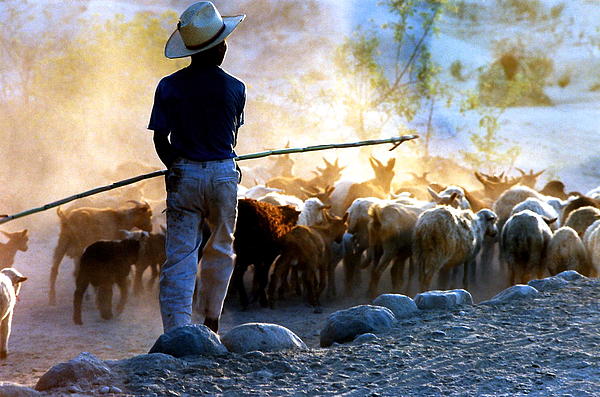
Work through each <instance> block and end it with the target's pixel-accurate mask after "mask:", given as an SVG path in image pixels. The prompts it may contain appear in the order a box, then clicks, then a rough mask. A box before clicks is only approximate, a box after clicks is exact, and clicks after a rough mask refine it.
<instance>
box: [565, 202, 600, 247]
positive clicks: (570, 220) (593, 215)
mask: <svg viewBox="0 0 600 397" xmlns="http://www.w3.org/2000/svg"><path fill="white" fill-rule="evenodd" d="M598 219H600V209H598V208H596V207H590V206H587V207H581V208H577V209H576V210H575V211H572V212H571V213H570V214H569V216H567V219H566V220H565V226H569V227H571V228H573V230H575V231H576V232H577V234H578V235H579V237H580V238H582V239H583V235H584V233H585V231H586V230H587V228H588V227H589V226H590V225H591V224H592V223H594V222H595V221H597V220H598Z"/></svg>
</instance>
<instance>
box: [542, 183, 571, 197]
mask: <svg viewBox="0 0 600 397" xmlns="http://www.w3.org/2000/svg"><path fill="white" fill-rule="evenodd" d="M540 193H541V194H543V195H545V196H553V197H557V198H559V199H561V200H566V199H567V198H568V197H569V195H568V194H567V193H566V192H565V184H564V183H562V182H561V181H557V180H552V181H549V182H548V183H546V184H545V185H544V187H543V188H542V190H540Z"/></svg>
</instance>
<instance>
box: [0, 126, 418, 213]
mask: <svg viewBox="0 0 600 397" xmlns="http://www.w3.org/2000/svg"><path fill="white" fill-rule="evenodd" d="M418 137H419V136H418V135H402V136H398V137H393V138H388V139H373V140H369V141H360V142H350V143H331V144H328V145H317V146H308V147H304V148H287V149H278V150H267V151H265V152H258V153H251V154H244V155H242V156H238V157H236V158H235V160H236V161H242V160H251V159H259V158H262V157H268V156H279V155H283V154H292V153H304V152H315V151H317V150H329V149H345V148H351V147H359V146H371V145H381V144H384V143H391V144H393V146H392V148H391V149H390V151H392V150H394V149H396V148H397V147H398V146H400V144H402V143H403V142H406V141H410V140H412V139H416V138H418ZM166 173H167V170H162V171H154V172H150V173H148V174H143V175H138V176H136V177H133V178H129V179H124V180H122V181H118V182H114V183H112V184H110V185H106V186H100V187H97V188H95V189H92V190H88V191H86V192H83V193H78V194H75V195H73V196H69V197H66V198H64V199H61V200H58V201H54V202H52V203H49V204H46V205H43V206H41V207H38V208H33V209H30V210H27V211H23V212H19V213H17V214H14V215H7V216H5V217H2V218H0V224H3V223H6V222H9V221H12V220H14V219H18V218H22V217H24V216H28V215H32V214H35V213H37V212H42V211H46V210H49V209H50V208H54V207H58V206H59V205H63V204H66V203H69V202H71V201H73V200H77V199H80V198H84V197H88V196H92V195H94V194H98V193H102V192H106V191H108V190H113V189H116V188H119V187H123V186H127V185H131V184H132V183H136V182H139V181H143V180H144V179H150V178H155V177H157V176H161V175H165V174H166Z"/></svg>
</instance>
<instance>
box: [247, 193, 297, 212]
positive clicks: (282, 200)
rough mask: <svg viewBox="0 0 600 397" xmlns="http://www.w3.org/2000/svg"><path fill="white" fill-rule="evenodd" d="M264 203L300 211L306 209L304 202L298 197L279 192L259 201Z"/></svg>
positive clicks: (267, 195)
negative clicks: (290, 207) (289, 206)
mask: <svg viewBox="0 0 600 397" xmlns="http://www.w3.org/2000/svg"><path fill="white" fill-rule="evenodd" d="M257 200H258V201H262V202H263V203H269V204H273V205H291V206H292V207H294V208H296V209H297V210H298V211H302V209H303V208H304V202H303V201H302V200H301V199H299V198H298V197H296V196H290V195H287V194H282V193H278V192H270V193H267V194H265V195H264V196H262V197H259V198H258V199H257Z"/></svg>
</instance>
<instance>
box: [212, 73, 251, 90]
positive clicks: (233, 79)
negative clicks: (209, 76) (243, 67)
mask: <svg viewBox="0 0 600 397" xmlns="http://www.w3.org/2000/svg"><path fill="white" fill-rule="evenodd" d="M219 70H220V72H221V73H222V74H223V76H225V78H226V79H227V80H228V81H229V82H230V84H232V85H234V86H238V87H239V88H240V89H242V90H246V83H244V81H243V80H242V79H240V78H239V77H237V76H234V75H233V74H231V73H229V72H227V71H225V70H223V69H221V68H219Z"/></svg>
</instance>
